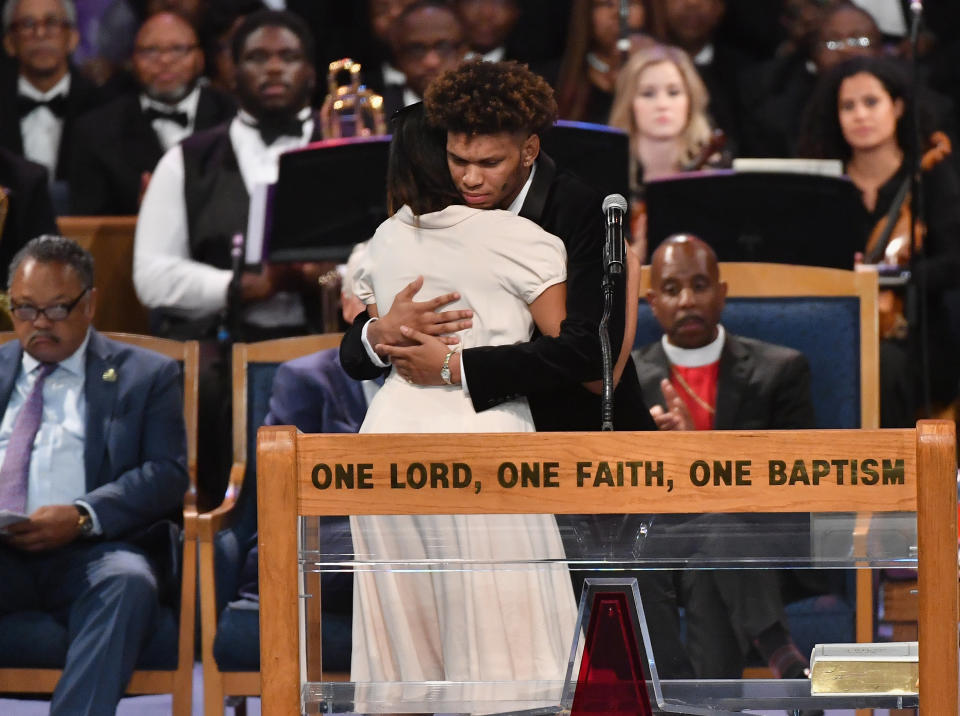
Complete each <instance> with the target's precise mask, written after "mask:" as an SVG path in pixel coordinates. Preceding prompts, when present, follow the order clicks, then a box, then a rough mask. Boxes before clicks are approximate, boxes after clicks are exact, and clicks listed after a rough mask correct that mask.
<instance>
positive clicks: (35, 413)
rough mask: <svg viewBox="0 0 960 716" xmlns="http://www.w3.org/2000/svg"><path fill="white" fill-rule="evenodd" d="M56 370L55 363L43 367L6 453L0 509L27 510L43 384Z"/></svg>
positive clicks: (0, 483)
mask: <svg viewBox="0 0 960 716" xmlns="http://www.w3.org/2000/svg"><path fill="white" fill-rule="evenodd" d="M56 367H57V364H56V363H41V364H40V371H39V373H38V374H37V379H36V380H35V381H34V383H33V387H32V388H31V389H30V394H29V395H28V396H27V399H26V400H25V401H24V403H23V406H21V408H20V412H19V413H18V414H17V418H16V420H14V422H13V432H12V433H10V441H9V442H8V443H7V453H6V455H4V458H3V465H2V466H0V509H2V510H10V511H12V512H20V513H22V512H23V511H24V510H26V508H27V477H28V476H29V474H30V456H31V455H32V454H33V441H34V440H35V439H36V437H37V431H38V430H39V429H40V423H41V420H42V418H43V383H44V381H46V379H47V376H48V375H50V373H52V372H53V371H54V369H55V368H56Z"/></svg>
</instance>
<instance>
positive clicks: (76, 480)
mask: <svg viewBox="0 0 960 716" xmlns="http://www.w3.org/2000/svg"><path fill="white" fill-rule="evenodd" d="M89 341H90V333H89V331H88V332H87V336H86V338H84V339H83V343H81V344H80V347H79V348H77V350H76V351H74V353H73V355H71V356H70V357H69V358H66V359H65V360H63V361H61V362H60V363H59V364H58V365H57V367H56V369H55V370H54V371H53V372H52V373H50V375H48V376H47V380H46V382H45V383H44V384H43V418H42V419H41V422H40V429H39V430H38V431H37V437H36V440H35V441H34V443H33V454H32V455H31V457H30V473H29V477H28V483H27V508H26V512H27V514H28V515H29V514H32V513H33V512H34V511H35V510H36V509H37V508H39V507H43V506H45V505H69V504H79V505H81V506H82V507H84V508H86V510H87V511H88V512H89V513H90V516H91V517H92V518H93V525H94V534H99V533H100V523H99V521H98V520H97V516H96V513H95V512H94V511H93V509H92V508H91V507H90V505H88V504H87V503H86V502H84V501H83V500H81V499H80V498H81V497H82V496H83V495H85V494H86V492H87V479H86V472H85V470H84V460H83V450H84V441H85V438H86V424H87V400H86V396H85V395H84V390H83V388H84V383H85V382H86V365H87V344H88V343H89ZM39 367H40V362H39V361H38V360H37V359H36V358H34V357H33V356H31V355H30V354H28V353H27V352H26V351H24V353H23V360H22V361H21V363H20V372H19V374H18V375H17V380H16V382H15V383H14V386H13V392H12V393H11V394H10V402H9V403H7V409H6V412H4V414H3V421H2V422H0V464H3V459H4V457H5V456H6V454H7V445H8V444H9V443H10V436H11V434H12V433H13V424H14V421H16V419H17V415H18V414H19V413H20V408H21V407H23V404H24V402H25V401H26V399H27V396H28V395H29V394H30V390H31V388H33V384H34V383H35V382H36V380H37V377H38V376H39V374H40V372H39V370H38V369H39Z"/></svg>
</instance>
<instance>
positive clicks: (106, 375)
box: [100, 368, 117, 383]
mask: <svg viewBox="0 0 960 716" xmlns="http://www.w3.org/2000/svg"><path fill="white" fill-rule="evenodd" d="M100 378H101V379H102V380H103V381H104V382H106V383H116V382H117V371H115V370H114V369H113V368H107V369H106V370H105V371H103V375H101V376H100Z"/></svg>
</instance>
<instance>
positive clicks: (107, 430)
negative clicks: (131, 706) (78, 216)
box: [0, 236, 188, 716]
mask: <svg viewBox="0 0 960 716" xmlns="http://www.w3.org/2000/svg"><path fill="white" fill-rule="evenodd" d="M11 274H12V276H11V281H10V298H11V304H12V313H13V322H14V330H15V331H16V333H17V338H18V339H19V340H18V341H11V342H9V343H7V344H5V345H4V346H2V347H0V406H3V418H2V421H0V509H4V510H9V511H11V512H13V513H19V514H22V515H25V516H26V518H25V519H23V520H21V521H17V522H14V523H13V524H10V525H8V526H7V527H6V534H5V535H4V536H3V537H2V539H0V573H2V574H3V579H2V580H0V613H2V614H9V613H15V612H22V611H45V612H49V613H51V614H53V615H54V616H55V618H57V619H58V620H61V621H63V622H64V624H65V625H67V627H68V629H69V633H70V644H69V647H68V650H67V657H66V664H65V665H64V669H63V676H62V677H61V678H60V681H59V682H58V684H57V687H56V690H55V691H54V694H53V701H52V705H51V711H50V712H51V713H52V714H55V715H60V714H63V715H64V716H66V715H69V716H76V715H77V714H106V713H113V712H114V710H115V709H116V705H117V702H118V701H119V700H120V698H121V697H122V696H123V693H124V690H125V688H126V685H127V682H128V681H129V680H130V675H131V674H132V673H133V669H134V665H135V664H136V662H137V658H138V656H139V653H140V649H141V647H142V646H143V645H144V643H145V642H146V640H147V638H148V636H149V635H150V633H151V630H152V629H153V627H154V620H155V615H156V613H157V609H158V590H159V585H160V584H161V583H162V582H161V580H162V579H163V577H164V576H166V575H165V574H163V573H161V572H160V571H159V570H158V569H157V567H156V566H155V564H154V559H155V558H161V557H162V555H161V554H154V553H152V552H148V551H147V550H146V546H145V545H144V544H143V542H142V540H143V538H144V537H145V536H146V535H147V534H148V533H149V534H155V533H156V532H157V530H151V529H150V528H151V526H153V525H155V524H156V523H157V522H158V521H160V520H163V519H164V518H166V517H168V516H173V515H175V514H177V513H178V510H179V509H180V507H181V505H182V501H183V495H184V492H185V491H186V489H187V486H188V478H187V470H186V430H185V427H184V422H183V408H182V398H181V387H180V380H179V370H178V368H177V365H176V363H175V362H174V361H171V360H169V359H167V358H165V357H162V356H159V355H157V354H155V353H152V352H150V351H145V350H142V349H138V348H133V347H130V346H127V345H124V344H121V343H115V342H114V341H111V340H108V339H106V338H104V337H103V336H101V335H100V334H99V333H97V332H96V331H95V330H93V328H91V322H92V320H93V315H94V310H95V307H96V300H97V296H96V290H95V289H94V288H93V259H92V258H91V256H90V254H88V253H87V252H86V251H85V250H83V249H82V248H80V247H79V246H77V245H76V244H75V243H73V242H72V241H70V240H68V239H64V238H61V237H58V236H40V237H38V238H36V239H34V240H32V241H31V242H30V243H28V244H27V245H26V247H24V248H23V250H21V251H20V252H19V253H18V254H17V256H16V257H15V258H14V260H13V263H12V264H11ZM158 527H162V525H158ZM167 548H168V549H169V548H170V547H169V546H168V547H167ZM24 687H25V688H26V689H27V690H29V684H24Z"/></svg>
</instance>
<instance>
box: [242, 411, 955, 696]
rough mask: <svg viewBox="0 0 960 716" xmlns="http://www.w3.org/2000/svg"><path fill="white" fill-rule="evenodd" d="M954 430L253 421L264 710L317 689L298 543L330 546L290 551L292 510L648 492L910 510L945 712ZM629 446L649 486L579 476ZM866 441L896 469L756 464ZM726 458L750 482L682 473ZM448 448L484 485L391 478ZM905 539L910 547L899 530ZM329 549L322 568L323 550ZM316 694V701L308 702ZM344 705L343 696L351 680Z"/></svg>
mask: <svg viewBox="0 0 960 716" xmlns="http://www.w3.org/2000/svg"><path fill="white" fill-rule="evenodd" d="M955 445H956V437H955V431H954V426H953V425H952V424H950V423H947V422H943V421H922V422H921V423H919V424H918V425H917V428H916V429H915V430H914V429H910V430H807V431H802V430H798V431H786V430H785V431H769V432H765V431H749V432H748V431H716V432H706V433H689V432H688V433H682V432H677V433H659V434H654V433H577V434H549V433H524V434H497V435H484V434H468V435H442V434H431V435H404V436H403V440H398V439H397V436H395V435H303V434H298V433H297V431H296V430H295V429H294V428H292V427H264V428H261V429H260V432H259V435H258V452H257V461H258V464H257V472H258V478H259V481H258V482H259V489H258V511H259V515H260V527H261V529H260V532H259V544H260V555H259V556H260V596H261V602H260V609H261V629H262V639H261V654H262V674H263V710H264V713H270V714H274V713H275V714H290V713H301V712H302V711H303V710H304V706H305V704H304V703H303V699H304V697H305V696H306V697H310V695H311V694H317V698H319V690H318V689H316V688H314V687H316V686H317V685H316V684H311V687H310V689H304V688H303V687H304V684H305V681H308V680H309V672H310V670H311V665H310V664H309V663H306V664H305V663H303V659H304V657H303V650H302V649H303V645H302V644H301V643H300V642H301V639H300V634H301V621H302V620H301V604H302V601H301V599H300V598H299V595H301V594H302V593H303V590H302V589H301V579H302V578H303V577H304V576H305V574H304V573H305V571H306V570H305V569H303V567H302V565H301V563H300V558H301V556H303V557H304V558H305V559H307V560H311V563H312V560H314V559H316V560H319V562H318V563H319V564H323V563H324V560H325V559H326V558H324V557H323V556H322V555H320V556H314V555H309V554H304V555H301V554H300V552H299V550H298V521H299V520H298V518H301V517H305V516H315V515H343V514H349V515H365V514H369V515H406V514H412V515H418V514H440V515H451V514H452V515H456V514H499V513H517V514H525V513H541V514H542V513H548V514H558V513H559V514H582V513H585V512H586V513H596V514H614V513H616V514H619V513H624V512H626V513H645V512H647V511H648V510H649V509H650V505H651V504H655V505H656V506H657V511H658V512H661V513H698V512H704V511H710V512H718V513H742V512H793V511H795V510H796V509H797V504H798V503H799V504H802V505H803V509H804V511H810V512H846V511H849V509H850V503H851V502H855V503H856V504H857V505H858V506H859V507H860V509H862V510H869V511H871V512H873V513H875V514H883V513H901V512H916V517H917V521H916V524H917V532H918V538H919V541H918V546H919V551H918V555H919V570H920V583H921V589H920V686H919V688H920V691H919V698H920V702H921V703H922V705H923V713H931V714H948V713H951V714H955V713H957V706H958V652H957V643H958V628H957V622H958V618H960V599H958V595H957V589H956V566H957V564H956V557H957V555H956V529H957V511H956V509H955V504H956V503H955V501H956V482H955V480H956V456H955V452H954V451H955ZM639 456H644V458H645V459H650V460H656V461H657V463H658V474H660V475H663V477H664V481H663V483H664V484H663V485H662V486H658V485H657V484H656V483H654V484H652V485H650V486H649V487H647V486H644V485H643V484H642V482H641V484H640V485H638V486H631V485H630V484H629V481H625V484H623V485H622V486H617V485H613V484H610V483H609V482H602V481H601V482H598V483H597V484H596V485H591V484H590V481H589V480H588V481H587V484H585V485H583V486H580V484H579V483H578V472H579V468H578V463H580V462H581V461H587V464H590V465H594V466H596V465H598V464H599V462H600V461H604V462H606V463H607V464H608V465H615V464H617V463H618V462H626V461H629V460H636V459H638V457H639ZM865 456H869V457H872V458H882V459H884V460H889V461H891V463H890V464H891V465H893V464H896V465H898V466H899V465H902V471H900V470H898V471H897V474H896V475H892V476H891V479H890V480H889V481H887V480H885V481H884V483H883V484H880V483H877V484H873V485H867V484H864V483H862V482H861V483H858V485H856V486H853V485H851V484H849V481H847V482H845V483H843V484H841V483H840V481H838V480H837V478H836V475H834V476H833V479H832V480H822V481H821V482H820V483H819V484H817V485H804V484H796V485H777V484H770V481H769V480H767V479H764V472H765V467H766V466H767V465H768V464H769V462H770V461H771V460H784V461H789V462H790V463H791V464H792V463H793V461H795V460H807V461H809V460H810V459H812V458H814V457H816V458H817V459H823V460H827V461H828V462H829V461H831V460H841V461H845V460H849V459H852V458H856V459H863V457H865ZM734 459H736V460H743V461H747V462H748V463H749V465H751V466H752V473H751V474H752V475H753V479H752V480H751V481H750V482H749V484H741V485H737V486H731V485H729V484H724V483H723V482H722V481H718V482H717V483H713V482H709V483H708V484H706V485H704V486H702V487H698V486H696V485H695V484H694V482H693V481H692V480H691V479H690V472H691V469H692V468H693V467H694V465H695V464H697V463H698V462H699V461H703V462H705V463H706V464H707V465H711V464H714V463H715V462H720V463H726V462H728V461H731V460H734ZM453 460H456V461H458V462H460V463H461V464H466V465H468V466H469V468H470V474H471V477H472V481H473V482H474V484H476V483H478V482H480V483H482V490H474V489H450V487H449V486H448V485H444V484H442V483H440V484H437V485H431V484H429V483H428V484H426V485H424V486H423V487H422V488H421V489H417V490H411V489H394V488H393V487H392V486H391V477H390V475H391V465H392V464H396V465H401V466H404V465H410V464H413V463H418V464H421V465H425V464H433V463H440V464H443V465H446V466H448V469H449V465H450V463H451V461H453ZM505 460H514V461H519V460H523V461H524V462H525V463H527V464H529V463H538V464H543V463H547V462H550V463H552V464H554V465H556V468H555V470H554V474H555V475H556V479H555V480H554V482H555V483H556V484H557V486H556V487H554V488H553V489H550V490H549V491H547V490H545V489H544V488H543V487H541V486H540V485H539V484H519V485H516V484H515V485H513V486H512V487H506V486H503V485H501V484H499V482H498V479H497V475H498V473H499V472H500V470H501V467H500V466H501V465H502V463H503V462H504V461H505ZM899 461H902V463H901V462H899ZM358 463H362V464H363V465H364V468H363V469H364V472H365V474H367V475H370V477H369V479H367V480H366V483H365V485H369V487H368V488H366V489H351V485H350V484H349V483H348V484H342V485H338V484H336V483H334V485H329V484H328V485H325V486H321V485H318V484H316V483H315V479H316V478H315V475H316V474H317V467H318V466H320V465H323V466H325V467H326V469H327V470H330V471H332V472H334V473H336V474H348V472H349V470H350V469H351V468H352V469H353V470H354V471H356V469H357V467H356V466H357V465H358ZM548 493H549V494H548ZM902 551H903V552H904V553H905V552H906V551H907V546H906V545H904V546H903V548H902ZM899 553H900V552H898V554H899ZM864 554H866V553H864ZM641 557H642V555H641ZM857 558H858V559H859V558H860V557H859V555H858V556H857ZM328 564H330V568H334V562H329V563H328ZM416 566H417V569H419V570H424V569H428V568H429V565H425V564H424V563H423V561H422V557H421V558H420V560H419V561H417V564H416ZM653 566H656V565H655V564H654V565H653ZM309 593H310V594H311V595H312V597H315V598H316V597H318V595H317V594H316V593H314V592H312V591H311V592H309ZM320 596H322V595H320ZM308 601H314V599H313V598H311V599H310V600H308ZM313 668H314V669H315V667H313ZM304 674H306V675H307V677H306V678H305V677H304ZM435 685H436V684H434V683H432V682H431V683H430V684H425V685H422V686H421V685H418V684H404V686H405V687H406V690H405V692H404V693H408V694H410V695H411V696H410V697H411V698H413V699H418V700H419V699H422V698H424V697H423V695H424V694H429V693H430V690H429V689H430V687H432V686H435ZM373 686H375V687H379V686H380V685H378V684H375V685H373ZM559 691H560V689H559V688H558V689H557V690H556V693H557V694H559ZM353 698H357V699H361V698H362V696H359V695H356V696H353ZM336 703H337V702H336V701H335V700H332V701H329V702H327V705H328V707H329V706H330V705H331V704H332V705H333V708H334V712H336V709H337V706H336ZM861 703H862V702H861ZM381 705H382V706H383V708H384V709H385V710H388V711H391V712H396V711H402V710H405V709H404V706H403V704H395V703H390V704H389V705H387V704H385V703H384V704H381ZM824 705H825V707H828V706H826V704H824ZM316 706H317V703H316V702H315V701H314V702H313V703H312V705H311V706H310V708H315V707H316ZM342 707H343V708H351V707H352V703H350V697H349V696H348V697H347V698H346V703H344V704H343V705H342ZM390 707H392V708H390ZM728 708H729V707H728ZM828 708H829V707H828ZM834 708H836V707H835V706H834ZM847 708H849V705H848V706H847ZM413 710H420V711H423V710H431V709H429V708H428V709H424V708H422V707H421V708H419V709H413ZM442 710H448V711H454V710H456V711H460V710H469V707H465V708H463V709H461V708H459V705H453V704H449V703H448V704H445V705H444V707H443V709H442Z"/></svg>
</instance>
